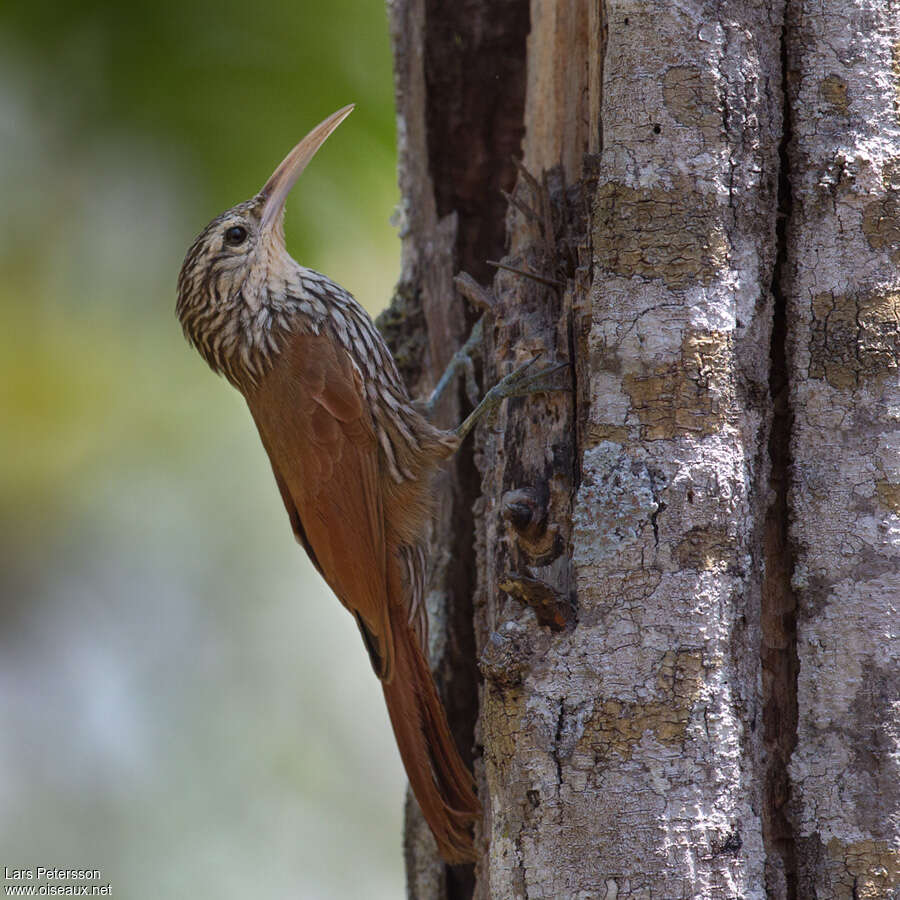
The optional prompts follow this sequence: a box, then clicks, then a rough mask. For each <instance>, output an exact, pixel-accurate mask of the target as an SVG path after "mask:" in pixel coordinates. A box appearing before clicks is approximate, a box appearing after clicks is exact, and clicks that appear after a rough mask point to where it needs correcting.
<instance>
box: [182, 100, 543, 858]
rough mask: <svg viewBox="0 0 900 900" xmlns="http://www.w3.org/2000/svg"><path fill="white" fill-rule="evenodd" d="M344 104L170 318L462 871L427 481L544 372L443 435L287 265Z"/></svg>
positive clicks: (470, 792)
mask: <svg viewBox="0 0 900 900" xmlns="http://www.w3.org/2000/svg"><path fill="white" fill-rule="evenodd" d="M353 108H354V106H353V104H351V105H349V106H345V107H343V108H342V109H339V110H338V111H337V112H335V113H333V114H332V115H330V116H329V117H328V118H326V119H325V120H324V121H322V122H321V123H319V124H318V125H317V126H316V127H315V128H313V129H312V131H310V132H309V134H307V135H306V137H304V138H303V139H302V140H301V141H300V142H299V143H298V144H297V145H296V146H295V147H294V148H293V149H292V150H291V151H290V153H289V154H288V155H287V156H286V157H285V159H284V160H283V161H282V163H281V164H280V165H279V166H278V168H277V169H276V170H275V172H274V173H273V174H272V176H271V177H270V178H269V179H268V180H267V181H266V183H265V185H264V186H263V188H262V190H261V191H259V193H258V194H256V195H255V196H254V197H252V198H251V199H250V200H247V201H245V202H242V203H239V204H237V205H236V206H234V207H232V208H231V209H229V210H227V211H226V212H224V213H222V214H221V215H220V216H217V217H216V218H215V219H213V220H212V221H211V222H210V223H209V225H207V227H206V228H205V229H204V230H203V231H202V232H201V233H200V235H199V236H198V237H197V238H196V240H195V241H194V243H193V244H192V245H191V247H190V249H189V250H188V252H187V254H186V256H185V259H184V263H183V265H182V268H181V271H180V274H179V277H178V288H177V295H178V296H177V303H176V314H177V316H178V319H179V320H180V322H181V325H182V328H183V331H184V334H185V336H186V338H187V340H188V342H189V343H190V344H191V345H193V347H194V348H196V350H197V351H198V352H199V353H200V355H201V356H202V357H203V359H204V360H205V361H206V362H207V364H208V365H209V366H210V368H211V369H212V370H213V371H214V372H216V373H218V374H221V375H223V376H224V377H225V378H226V379H227V380H228V381H229V382H230V383H231V384H232V385H233V386H234V387H235V388H237V389H238V391H240V393H241V394H243V396H244V398H245V400H246V402H247V405H248V407H249V409H250V413H251V415H252V418H253V420H254V422H255V424H256V427H257V430H258V431H259V436H260V438H261V439H262V444H263V447H264V448H265V451H266V453H267V454H268V457H269V460H270V462H271V466H272V472H273V474H274V477H275V482H276V484H277V486H278V490H279V493H280V494H281V498H282V500H283V502H284V506H285V508H286V510H287V514H288V518H289V520H290V524H291V527H292V529H293V532H294V535H295V537H296V539H297V541H298V542H299V543H300V544H301V546H302V547H303V548H304V549H305V551H306V553H307V554H308V556H309V558H310V560H311V561H312V563H313V565H314V566H315V568H316V569H317V570H318V571H319V573H320V574H321V575H322V577H323V578H324V579H325V581H326V582H327V584H328V585H329V587H330V588H331V589H332V591H333V592H334V593H335V595H336V596H337V598H338V600H340V602H341V603H342V604H343V605H344V606H345V607H346V608H347V610H348V611H349V612H350V613H351V614H352V616H353V617H354V619H355V620H356V624H357V626H358V628H359V631H360V634H361V636H362V640H363V643H364V645H365V648H366V650H367V652H368V655H369V659H370V661H371V665H372V668H373V669H374V671H375V674H376V675H377V676H378V678H379V679H380V680H381V686H382V689H383V692H384V698H385V702H386V705H387V710H388V714H389V717H390V721H391V725H392V727H393V731H394V734H395V737H396V741H397V746H398V748H399V752H400V756H401V758H402V761H403V763H404V767H405V769H406V772H407V777H408V778H409V783H410V786H411V788H412V791H413V794H414V795H415V797H416V800H417V801H418V804H419V807H420V809H421V811H422V814H423V816H424V818H425V820H426V821H427V823H428V825H429V827H430V829H431V831H432V833H433V834H434V837H435V840H436V842H437V847H438V850H439V852H440V854H441V856H442V857H443V859H444V860H445V861H446V862H447V863H449V864H461V863H470V862H473V861H475V859H476V856H477V853H476V847H475V841H474V833H473V830H474V826H475V823H476V822H477V821H478V820H479V818H480V816H481V804H480V802H479V800H478V797H477V796H476V793H475V787H474V782H473V777H472V774H471V772H470V771H469V769H468V768H467V766H466V764H465V763H464V762H463V760H462V757H461V755H460V753H459V750H458V748H457V746H456V744H455V742H454V739H453V737H452V735H451V732H450V728H449V725H448V722H447V716H446V713H445V710H444V707H443V705H442V703H441V700H440V697H439V695H438V691H437V688H436V686H435V683H434V680H433V678H432V674H431V670H430V667H429V664H428V657H427V635H428V620H427V612H426V607H425V591H426V571H427V559H426V547H425V541H424V537H423V534H424V532H425V529H426V526H427V522H428V519H429V516H430V514H431V509H432V486H431V482H432V475H433V474H434V473H435V472H436V471H437V469H438V468H439V466H440V465H441V463H442V462H443V461H445V460H447V459H448V458H449V457H450V456H452V455H453V453H455V452H456V450H457V449H458V448H459V446H460V443H461V441H462V440H463V439H464V438H465V436H466V434H468V432H469V431H470V430H471V429H472V428H473V427H474V424H475V423H476V422H477V421H478V420H479V419H480V418H481V417H482V416H484V415H485V414H487V413H489V412H490V411H491V410H493V409H495V408H496V406H497V405H498V404H499V403H500V402H502V399H503V398H504V397H507V396H513V395H518V394H523V393H532V392H536V391H537V390H538V389H539V388H540V387H541V385H540V377H541V376H542V375H545V374H547V370H544V371H543V372H540V373H535V372H534V371H533V370H531V368H530V367H531V364H532V363H533V362H534V360H531V361H529V362H528V363H526V364H525V365H524V366H522V367H520V368H519V369H517V370H516V371H515V372H513V373H511V374H510V375H508V376H507V377H506V378H505V379H503V380H501V382H500V383H499V384H498V385H496V386H495V388H494V389H492V391H489V392H488V394H487V395H486V396H485V398H484V399H483V400H482V402H481V403H480V404H479V405H478V406H477V407H476V408H475V410H474V411H473V413H472V414H471V415H470V416H469V417H468V418H467V419H466V420H465V421H464V422H463V423H462V424H461V425H460V426H459V427H458V428H456V429H455V430H452V431H448V430H444V429H441V428H439V427H437V426H436V425H434V424H432V423H431V422H430V421H429V420H428V418H427V417H426V415H425V414H424V413H423V410H422V407H421V406H420V405H417V404H415V403H414V402H413V401H412V400H411V398H410V395H409V392H408V390H407V388H406V385H405V383H404V382H403V380H402V379H401V377H400V374H399V372H398V369H397V366H396V363H395V361H394V358H393V356H392V355H391V352H390V350H389V349H388V347H387V345H386V343H385V341H384V339H383V338H382V336H381V334H380V333H379V331H378V330H377V328H376V327H375V324H374V322H373V321H372V319H371V317H370V316H369V314H368V313H367V312H366V311H365V309H364V308H363V307H362V306H361V305H360V304H359V303H358V302H357V301H356V300H355V299H354V298H353V297H352V296H351V295H350V294H349V293H348V292H347V291H346V290H344V289H343V288H342V287H340V286H339V285H337V284H336V283H335V282H333V281H331V280H330V279H329V278H327V277H326V276H324V275H322V274H320V273H318V272H316V271H314V270H312V269H309V268H306V267H304V266H301V265H300V264H299V263H297V262H296V261H295V260H294V259H293V258H292V257H291V256H290V255H289V253H288V251H287V249H286V246H285V238H284V208H285V203H286V200H287V197H288V194H289V193H290V191H291V189H292V188H293V186H294V185H295V183H296V182H297V180H298V179H299V177H300V175H301V173H302V172H303V170H304V169H305V168H306V166H307V164H308V163H309V162H310V160H311V159H312V158H313V156H314V155H315V153H316V152H317V151H318V149H319V148H320V147H321V146H322V144H323V143H324V142H325V140H326V139H327V138H328V137H329V135H331V134H332V133H333V132H334V130H335V129H336V128H337V127H338V126H339V125H340V124H341V122H343V121H344V119H346V117H347V116H348V115H349V114H350V112H351V111H352V110H353Z"/></svg>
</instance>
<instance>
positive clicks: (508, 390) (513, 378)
mask: <svg viewBox="0 0 900 900" xmlns="http://www.w3.org/2000/svg"><path fill="white" fill-rule="evenodd" d="M539 359H540V355H538V356H535V357H532V358H531V359H530V360H528V362H527V363H524V364H523V365H521V366H519V368H517V369H515V370H514V371H512V372H510V373H509V375H506V376H505V377H504V378H501V379H500V381H498V382H497V383H496V384H495V385H494V386H493V387H492V388H491V389H490V390H489V391H488V392H487V393H486V394H485V395H484V398H483V399H482V401H481V403H479V404H478V406H476V407H475V409H474V410H472V412H471V413H470V414H469V415H468V416H467V417H466V419H465V421H463V422H462V424H460V425H459V426H458V427H457V428H456V436H457V437H458V438H459V440H460V441H462V440H464V439H465V437H466V435H468V433H469V432H470V431H471V430H472V429H473V428H474V427H475V426H476V425H477V424H478V423H479V422H480V421H481V420H482V419H484V418H487V419H490V417H491V416H493V415H494V414H495V413H496V411H497V409H498V408H499V407H500V404H501V403H503V401H504V400H507V399H509V398H510V397H525V396H528V395H529V394H544V393H548V392H552V391H567V390H570V387H569V386H568V385H561V384H559V383H558V381H554V380H553V376H554V375H556V374H558V373H559V372H562V371H563V370H564V369H568V368H569V364H568V363H553V364H551V365H549V366H544V367H542V368H540V369H535V368H534V364H535V363H536V362H537V361H538V360H539Z"/></svg>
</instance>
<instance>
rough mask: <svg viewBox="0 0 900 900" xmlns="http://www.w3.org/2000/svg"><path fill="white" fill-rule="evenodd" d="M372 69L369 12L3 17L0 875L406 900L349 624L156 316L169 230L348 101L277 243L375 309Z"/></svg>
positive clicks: (175, 236) (189, 235)
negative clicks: (28, 869) (35, 870)
mask: <svg viewBox="0 0 900 900" xmlns="http://www.w3.org/2000/svg"><path fill="white" fill-rule="evenodd" d="M390 66H391V62H390V50H389V44H388V36H387V23H386V17H385V11H384V7H383V5H382V4H381V3H380V2H377V0H376V2H365V0H328V2H324V0H297V2H286V0H285V2H280V3H278V2H262V3H255V4H249V3H246V2H237V0H215V2H212V0H200V2H186V3H180V4H175V3H171V4H167V3H159V2H149V0H140V2H131V3H128V4H114V3H111V2H108V3H100V2H84V0H74V2H62V0H57V2H41V0H31V2H28V3H25V2H6V3H3V4H0V197H2V199H0V216H2V220H3V230H2V233H3V237H4V239H3V241H2V244H0V266H2V278H0V308H2V321H0V411H2V412H0V420H2V428H3V441H2V451H0V452H2V454H3V455H2V466H0V510H2V512H0V529H2V532H0V603H2V617H3V619H2V627H0V735H2V736H0V853H2V858H0V864H2V865H8V866H15V867H24V866H36V865H53V866H69V867H73V866H75V867H90V868H99V869H101V871H102V879H101V880H102V882H104V883H105V882H109V883H111V885H112V894H113V896H114V897H124V898H129V900H131V898H135V900H141V898H154V900H156V898H160V897H166V898H205V897H217V898H231V897H235V898H237V897H241V898H246V897H299V898H318V897H354V898H356V897H363V896H365V897H367V898H379V897H385V898H386V897H400V896H402V894H403V875H402V870H401V849H400V848H401V836H400V835H401V832H400V829H401V807H402V800H403V785H404V783H405V779H404V776H403V773H402V769H401V766H400V763H399V760H398V758H397V754H396V751H395V749H394V745H393V739H392V736H391V734H390V729H389V725H388V721H387V715H386V713H385V712H384V708H383V701H382V698H381V692H380V689H379V687H378V684H377V682H376V680H375V678H374V677H373V676H372V674H371V671H370V669H369V666H368V662H367V660H366V656H365V653H364V651H363V647H362V645H361V643H360V641H359V637H358V635H357V632H356V628H355V626H354V625H353V622H352V620H351V619H350V617H349V616H347V615H346V613H345V612H344V611H343V610H342V608H341V607H340V606H339V604H338V602H337V601H336V600H335V599H334V598H333V597H332V596H331V595H330V594H329V592H328V591H327V589H326V588H325V587H324V586H323V585H322V583H321V582H320V581H319V580H318V578H317V576H316V575H315V574H314V572H313V570H312V568H311V566H310V565H309V563H308V562H307V561H306V559H305V557H304V554H303V553H302V551H300V550H299V548H297V546H296V545H295V543H294V540H293V537H292V535H291V531H290V527H289V525H288V521H287V517H286V515H285V513H284V509H283V507H282V505H281V501H280V499H279V497H278V494H277V491H276V488H275V484H274V482H273V479H272V475H271V471H270V469H269V464H268V462H267V460H266V457H265V454H264V452H263V450H262V448H261V446H260V443H259V439H258V437H257V435H256V432H255V429H254V428H253V425H252V422H251V420H250V416H249V414H248V412H247V410H246V407H245V406H244V404H243V401H242V400H241V398H240V397H239V395H238V394H237V393H236V392H235V391H233V390H232V389H231V388H230V387H229V386H228V385H227V384H226V383H225V382H224V381H222V380H220V379H217V378H215V377H214V376H213V375H212V374H211V373H210V372H209V371H208V370H207V368H206V367H205V365H204V364H203V363H202V361H201V360H200V358H199V357H198V356H197V355H196V354H194V353H193V352H192V351H190V350H189V349H188V347H187V345H186V344H185V342H184V340H183V339H182V336H181V332H180V328H179V326H178V324H177V322H176V320H175V317H174V303H175V280H176V277H177V274H178V269H179V267H180V265H181V261H182V258H183V255H184V252H185V251H186V249H187V247H188V245H189V244H190V242H191V240H192V239H193V237H194V235H195V234H196V233H197V232H198V231H199V230H200V229H201V228H202V227H203V226H204V225H205V224H206V222H207V221H208V220H209V219H210V218H212V217H213V216H214V215H217V214H218V213H219V212H221V211H222V210H224V209H225V208H227V207H229V206H231V205H233V204H234V203H236V202H239V201H241V200H243V199H246V198H247V197H249V196H250V195H252V194H253V193H254V192H255V191H256V190H257V189H258V188H259V187H260V186H261V185H262V183H263V182H264V180H265V179H266V178H267V176H268V175H269V173H270V172H271V171H272V170H273V169H274V167H275V166H276V165H277V163H278V162H279V161H280V159H281V158H282V156H283V155H284V154H285V153H286V152H287V151H288V150H289V149H290V147H291V146H292V145H293V144H294V143H295V142H296V141H297V140H298V139H299V138H300V137H302V136H303V135H304V134H305V133H306V131H307V130H308V129H309V128H310V127H312V126H313V125H314V124H316V123H317V122H318V121H319V120H321V119H322V118H324V117H325V116H326V115H328V114H329V113H331V112H332V111H334V110H335V109H337V108H338V107H340V106H342V105H344V104H346V103H348V102H351V101H353V102H356V104H357V108H356V111H355V112H354V114H353V115H352V116H351V117H350V119H348V120H347V122H346V123H345V124H344V125H342V126H341V128H340V129H339V130H338V132H337V133H336V134H335V135H334V136H333V137H332V138H331V139H330V140H329V142H328V143H327V144H326V145H325V147H324V148H323V150H322V151H321V152H320V154H319V155H318V156H317V157H316V159H315V161H314V162H313V164H312V165H311V166H310V168H309V169H308V170H307V173H306V174H305V175H304V176H303V178H302V179H301V181H300V183H299V184H298V186H297V188H295V190H294V192H293V195H292V197H291V199H290V201H289V203H288V210H287V220H286V230H287V239H288V246H289V249H290V250H291V251H292V253H293V254H294V256H295V257H296V258H298V259H299V260H300V261H301V262H303V263H304V264H306V265H309V266H312V267H314V268H317V269H320V270H322V271H324V272H326V273H328V274H329V275H330V276H331V277H333V278H334V279H335V280H337V281H339V282H340V283H342V284H343V285H345V286H346V287H347V288H349V289H350V290H351V291H352V292H353V293H355V294H356V296H357V297H358V298H359V299H360V300H361V301H362V302H363V303H364V304H365V305H366V306H367V307H368V309H369V310H370V312H372V313H375V312H377V311H378V310H379V309H380V308H381V307H382V306H383V305H384V304H385V302H386V301H387V299H388V297H389V296H390V292H391V288H392V285H393V282H394V281H395V278H396V274H397V270H398V267H399V242H398V241H397V238H396V235H395V234H394V232H393V230H392V229H391V227H390V225H389V221H388V220H389V217H390V215H391V212H392V209H393V207H394V204H395V203H396V199H397V197H396V187H395V151H394V118H393V100H392V85H391V71H390ZM0 874H2V872H0ZM363 885H364V886H365V887H363Z"/></svg>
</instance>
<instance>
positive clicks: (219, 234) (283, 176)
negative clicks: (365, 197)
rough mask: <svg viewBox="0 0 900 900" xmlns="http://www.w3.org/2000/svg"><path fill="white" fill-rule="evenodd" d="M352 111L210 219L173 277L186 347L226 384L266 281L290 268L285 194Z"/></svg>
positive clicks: (336, 116)
mask: <svg viewBox="0 0 900 900" xmlns="http://www.w3.org/2000/svg"><path fill="white" fill-rule="evenodd" d="M352 110H353V105H352V104H351V105H350V106H345V107H344V108H343V109H339V110H338V111H337V112H336V113H333V114H332V115H330V116H329V117H328V118H327V119H325V120H324V121H323V122H321V123H319V124H318V125H317V126H316V127H315V128H313V130H312V131H310V133H309V134H308V135H306V137H305V138H303V140H302V141H300V143H299V144H297V145H296V146H295V147H294V149H293V150H291V152H290V153H289V154H288V155H287V156H286V157H285V158H284V160H283V162H282V163H281V165H280V166H278V168H277V169H276V170H275V172H274V173H273V174H272V177H271V178H269V180H268V181H267V182H266V183H265V185H264V186H263V188H262V190H261V191H260V192H259V193H258V194H257V195H256V196H255V197H253V198H252V199H250V200H247V201H245V202H244V203H239V204H238V205H237V206H235V207H232V208H231V209H229V210H228V211H227V212H224V213H222V215H220V216H217V217H216V218H215V219H213V220H212V222H210V223H209V225H207V226H206V228H204V229H203V231H202V232H200V234H199V235H198V236H197V238H196V240H195V241H194V243H193V244H192V245H191V248H190V250H188V252H187V255H186V256H185V258H184V263H183V264H182V266H181V272H180V274H179V276H178V302H177V305H176V313H177V315H178V318H179V320H180V321H181V324H182V327H183V328H184V332H185V335H186V336H187V338H188V340H189V341H190V342H191V343H192V344H193V345H194V346H195V347H196V348H197V349H198V350H199V351H200V353H201V355H202V356H203V357H204V359H206V361H207V362H208V363H209V365H210V366H211V367H212V368H213V369H214V370H215V371H217V372H219V371H223V372H225V374H226V375H229V377H230V375H231V372H230V370H231V368H232V366H231V364H230V362H229V358H230V357H233V356H234V354H235V353H236V352H238V351H240V350H241V349H242V348H241V347H240V342H241V339H242V337H243V336H244V332H245V331H246V329H247V328H249V327H251V326H252V323H253V322H254V321H259V320H261V316H260V314H261V313H262V312H264V311H265V308H266V303H267V293H268V288H267V286H268V284H269V282H270V279H271V278H272V277H273V276H274V277H278V276H279V270H280V269H282V268H284V267H285V266H289V265H291V264H292V261H291V259H290V257H289V256H288V255H287V251H286V250H285V247H284V228H283V222H284V206H285V203H286V201H287V197H288V194H289V193H290V191H291V188H292V187H293V186H294V185H295V184H296V183H297V179H298V178H299V177H300V175H301V174H302V173H303V170H304V169H305V168H306V166H307V165H308V163H309V161H310V160H311V159H312V158H313V156H315V154H316V151H317V150H318V149H319V147H321V146H322V144H323V143H325V140H326V139H327V138H328V136H329V135H330V134H331V133H332V132H333V131H334V130H335V129H336V128H337V127H338V125H340V124H341V122H343V121H344V119H346V118H347V116H348V115H350V113H351V112H352ZM262 318H264V316H263V317H262ZM249 337H250V338H254V335H252V334H251V335H249ZM232 380H235V379H234V378H232Z"/></svg>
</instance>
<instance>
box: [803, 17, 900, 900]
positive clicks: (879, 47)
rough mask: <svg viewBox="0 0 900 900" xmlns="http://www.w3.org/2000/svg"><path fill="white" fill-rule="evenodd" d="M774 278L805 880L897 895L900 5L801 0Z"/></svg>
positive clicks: (822, 896) (817, 888)
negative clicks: (780, 334)
mask: <svg viewBox="0 0 900 900" xmlns="http://www.w3.org/2000/svg"><path fill="white" fill-rule="evenodd" d="M789 25H790V30H789V36H788V60H789V73H790V82H789V84H790V98H791V107H792V110H793V117H792V130H793V140H792V144H791V154H790V159H791V170H790V171H791V185H792V191H793V212H792V216H791V220H790V228H789V231H788V241H789V242H788V262H789V266H788V268H787V270H786V272H785V275H786V279H785V294H786V296H787V297H788V333H789V336H790V343H789V350H790V354H789V361H790V385H791V406H792V408H793V414H794V425H793V441H792V455H793V459H794V478H793V485H792V491H791V506H792V512H793V529H792V536H793V539H794V541H795V542H796V567H795V569H794V585H795V587H796V590H797V592H798V600H799V609H798V613H799V616H798V655H799V664H800V674H799V683H798V710H799V722H798V734H797V748H796V751H795V752H794V755H793V759H792V761H791V766H790V774H791V780H792V783H793V802H792V812H793V816H794V819H795V822H796V831H797V851H798V852H797V864H798V881H799V884H798V890H799V894H800V896H803V897H816V898H818V900H832V898H857V897H859V898H876V897H878V898H881V897H896V896H900V632H898V627H897V602H898V599H900V561H898V547H900V383H898V371H900V279H898V273H897V263H898V262H900V228H898V218H897V215H898V210H900V204H898V199H897V198H898V190H900V120H898V115H900V103H898V89H900V86H898V73H900V5H898V4H897V3H875V2H860V0H825V2H816V3H811V2H809V0H807V2H802V3H800V2H798V3H796V5H795V6H794V7H793V8H792V15H791V17H790V20H789Z"/></svg>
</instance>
